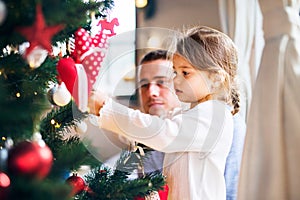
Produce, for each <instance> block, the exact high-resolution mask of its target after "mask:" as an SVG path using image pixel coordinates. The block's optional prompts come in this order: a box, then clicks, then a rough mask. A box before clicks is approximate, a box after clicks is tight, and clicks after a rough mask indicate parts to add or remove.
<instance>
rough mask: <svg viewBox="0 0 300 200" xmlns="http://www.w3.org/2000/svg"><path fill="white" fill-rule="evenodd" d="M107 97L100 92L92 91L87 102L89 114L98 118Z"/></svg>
mask: <svg viewBox="0 0 300 200" xmlns="http://www.w3.org/2000/svg"><path fill="white" fill-rule="evenodd" d="M107 98H108V95H107V94H106V93H104V92H102V91H100V90H97V91H92V92H91V95H90V97H89V101H88V108H89V113H90V114H94V115H97V116H99V112H100V110H101V108H102V107H103V105H104V103H105V100H106V99H107Z"/></svg>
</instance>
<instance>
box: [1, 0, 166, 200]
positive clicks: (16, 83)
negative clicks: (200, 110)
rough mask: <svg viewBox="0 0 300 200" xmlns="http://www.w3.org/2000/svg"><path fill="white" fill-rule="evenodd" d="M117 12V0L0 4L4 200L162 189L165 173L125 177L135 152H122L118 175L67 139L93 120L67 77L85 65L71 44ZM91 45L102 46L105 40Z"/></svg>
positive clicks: (9, 0) (10, 0)
mask: <svg viewBox="0 0 300 200" xmlns="http://www.w3.org/2000/svg"><path fill="white" fill-rule="evenodd" d="M113 6H114V2H113V1H112V0H101V1H89V2H83V1H81V0H0V49H1V51H0V107H1V115H0V137H1V141H0V199H1V200H2V199H13V200H14V199H18V200H20V199H30V200H34V199H38V200H40V199H55V200H57V199H60V200H63V199H133V198H135V197H136V196H141V197H143V196H145V195H148V194H150V192H151V191H154V190H159V189H160V188H161V187H162V186H163V185H164V178H163V176H162V175H161V174H160V173H153V174H148V175H144V176H142V177H141V178H138V179H134V180H129V179H128V176H129V174H130V173H131V171H132V170H133V169H134V168H136V167H137V165H136V164H137V163H139V161H134V159H133V160H132V159H131V158H132V157H136V156H135V153H132V152H126V151H125V153H123V155H122V156H121V157H120V159H119V162H118V163H117V165H116V166H117V167H116V169H115V170H113V169H110V168H107V167H103V166H102V163H101V162H100V161H99V160H97V159H95V158H94V157H93V156H92V155H91V154H90V153H89V151H88V150H87V149H86V148H85V146H84V144H83V143H82V142H81V140H80V138H79V137H77V136H76V135H73V136H71V137H67V138H66V137H65V135H66V134H67V133H68V132H70V131H71V130H73V129H74V128H76V126H77V124H78V123H79V122H80V121H82V120H83V119H84V118H85V117H87V115H88V114H87V112H86V109H82V107H80V105H81V102H80V101H81V100H79V97H78V94H77V96H76V94H74V93H73V91H74V87H75V86H74V85H75V83H74V82H72V81H71V82H69V80H67V79H66V78H65V77H66V76H65V75H66V74H65V70H66V66H67V65H66V64H69V63H70V62H71V63H72V64H73V62H74V65H75V63H78V62H81V61H83V60H82V59H81V58H82V57H80V56H81V55H79V52H78V51H76V50H78V49H79V48H80V47H78V46H77V47H76V48H77V49H76V48H75V49H74V47H73V48H72V47H71V46H72V45H70V44H72V41H73V40H74V39H75V40H76V39H78V38H76V37H77V36H78V37H79V36H80V34H86V33H89V31H90V29H91V19H92V17H95V18H98V19H100V18H103V19H104V18H105V17H106V15H107V13H108V12H107V11H108V10H110V9H113ZM91 16H92V17H91ZM113 35H114V33H112V34H111V35H109V36H113ZM96 36H97V37H100V38H101V39H103V38H104V36H105V35H103V34H102V33H99V34H98V35H96ZM109 36H106V37H109ZM93 39H94V40H93V41H95V40H96V41H97V39H98V43H97V44H94V46H96V47H97V45H104V44H105V42H106V39H107V38H106V39H105V40H104V42H102V43H101V42H99V41H100V40H99V38H96V37H94V38H93ZM70 41H71V42H70ZM75 45H76V42H75ZM54 49H56V50H57V49H58V51H57V52H55V51H54ZM63 49H65V50H63ZM103 56H104V55H101V56H100V57H101V58H100V59H103ZM87 59H88V58H87ZM96 67H97V66H96ZM97 69H98V68H97ZM87 73H88V72H87ZM71 75H72V74H69V72H68V74H67V77H69V76H71ZM73 75H74V74H73ZM75 76H76V74H75ZM75 78H76V77H75ZM95 78H96V76H95V75H94V76H93V77H92V78H91V79H89V81H91V82H90V83H88V84H87V85H88V86H87V94H88V91H90V85H91V84H92V83H93V82H94V81H95ZM54 85H55V87H54ZM69 92H70V93H69ZM70 94H71V95H72V96H73V98H72V99H71V97H70ZM83 108H84V107H83ZM129 160H131V161H132V162H125V161H129ZM82 165H88V166H90V167H91V169H92V170H91V171H90V173H88V174H87V176H86V177H79V176H76V174H74V175H72V176H70V177H66V174H69V172H71V171H75V170H77V169H78V168H79V167H80V166H82ZM125 169H126V170H125Z"/></svg>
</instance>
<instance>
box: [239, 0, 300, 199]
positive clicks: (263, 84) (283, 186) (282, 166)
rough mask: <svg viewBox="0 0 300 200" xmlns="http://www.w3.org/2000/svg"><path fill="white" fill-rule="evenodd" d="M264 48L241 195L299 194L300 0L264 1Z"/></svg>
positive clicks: (285, 196)
mask: <svg viewBox="0 0 300 200" xmlns="http://www.w3.org/2000/svg"><path fill="white" fill-rule="evenodd" d="M259 3H260V7H261V10H262V14H263V24H264V26H263V30H264V36H265V41H266V42H265V48H264V50H263V55H262V61H261V65H260V68H259V73H258V76H257V79H256V82H255V84H254V88H253V97H252V102H251V105H250V111H249V115H248V123H247V127H248V128H247V135H246V141H245V148H244V154H243V160H242V169H241V174H240V175H241V176H240V183H239V192H238V199H239V200H246V199H249V200H250V199H251V200H253V199H255V200H260V199H261V200H269V199H270V200H271V199H272V200H277V199H278V200H296V199H297V200H298V199H300V170H299V166H300V156H299V153H300V93H299V91H300V57H299V55H300V29H299V24H300V23H299V1H296V0H294V1H292V0H290V1H288V0H261V1H260V2H259Z"/></svg>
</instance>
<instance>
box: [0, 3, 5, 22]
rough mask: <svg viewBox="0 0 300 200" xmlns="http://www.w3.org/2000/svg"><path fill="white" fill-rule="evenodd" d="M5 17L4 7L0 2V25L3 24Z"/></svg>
mask: <svg viewBox="0 0 300 200" xmlns="http://www.w3.org/2000/svg"><path fill="white" fill-rule="evenodd" d="M5 17H6V6H5V3H4V2H3V1H0V25H1V24H2V23H3V22H4V20H5Z"/></svg>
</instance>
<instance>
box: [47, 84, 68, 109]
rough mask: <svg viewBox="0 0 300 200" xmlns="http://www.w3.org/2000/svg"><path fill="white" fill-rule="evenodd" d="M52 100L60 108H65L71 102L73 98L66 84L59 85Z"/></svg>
mask: <svg viewBox="0 0 300 200" xmlns="http://www.w3.org/2000/svg"><path fill="white" fill-rule="evenodd" d="M52 99H53V102H54V103H55V104H56V105H58V106H65V105H67V104H68V103H69V102H70V101H71V99H72V96H71V94H70V92H69V91H68V89H67V87H66V85H65V83H64V82H62V83H61V84H60V85H58V87H57V89H56V90H55V91H54V93H53V96H52Z"/></svg>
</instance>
